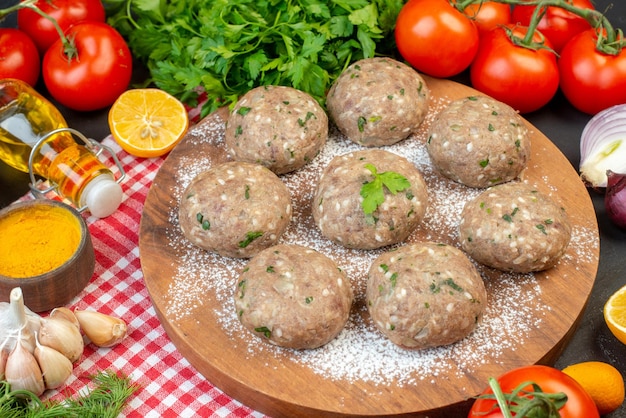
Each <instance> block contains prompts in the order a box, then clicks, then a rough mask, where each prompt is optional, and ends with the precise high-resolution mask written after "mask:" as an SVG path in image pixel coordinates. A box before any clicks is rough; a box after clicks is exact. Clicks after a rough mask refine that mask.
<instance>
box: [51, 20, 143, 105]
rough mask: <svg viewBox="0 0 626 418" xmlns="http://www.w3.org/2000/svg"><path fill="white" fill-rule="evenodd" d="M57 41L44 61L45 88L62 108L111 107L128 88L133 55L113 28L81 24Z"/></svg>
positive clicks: (94, 24) (88, 23) (99, 23)
mask: <svg viewBox="0 0 626 418" xmlns="http://www.w3.org/2000/svg"><path fill="white" fill-rule="evenodd" d="M66 37H67V39H59V40H57V41H56V42H55V43H54V44H52V46H51V47H50V48H49V49H48V52H46V55H45V56H44V59H43V71H42V73H43V79H44V82H45V85H46V88H47V89H48V91H49V92H50V94H51V95H52V97H54V99H55V100H57V101H58V102H59V103H61V104H62V105H64V106H66V107H69V108H70V109H73V110H79V111H90V110H97V109H101V108H104V107H106V106H109V105H111V104H113V102H114V101H115V100H116V99H117V97H118V96H119V95H120V94H122V93H123V92H124V91H125V90H126V89H127V87H128V84H129V83H130V79H131V76H132V56H131V53H130V50H129V49H128V46H127V45H126V41H124V38H122V35H120V34H119V33H118V32H117V31H116V30H115V29H113V27H111V26H109V25H107V24H106V23H101V22H82V23H79V24H77V25H74V26H72V27H70V28H69V29H68V31H67V32H66Z"/></svg>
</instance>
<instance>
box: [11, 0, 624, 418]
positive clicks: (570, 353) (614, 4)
mask: <svg viewBox="0 0 626 418" xmlns="http://www.w3.org/2000/svg"><path fill="white" fill-rule="evenodd" d="M12 3H14V1H7V0H1V1H0V8H5V7H7V5H9V4H12ZM594 4H595V7H596V9H597V10H600V11H606V15H607V17H608V18H609V20H610V21H611V23H612V24H613V25H614V26H615V27H618V28H622V29H623V30H626V1H624V0H613V1H610V0H596V1H594ZM14 25H15V15H14V14H13V15H12V16H10V17H9V18H7V19H5V21H4V22H2V23H0V26H14ZM135 73H136V74H135V81H140V80H141V79H143V78H144V77H145V70H144V69H143V68H141V66H136V71H135ZM455 79H456V80H457V81H460V82H462V83H465V84H468V77H467V74H462V75H461V76H459V77H456V78H455ZM36 87H37V90H38V91H40V92H41V93H44V94H46V92H45V87H44V86H43V85H42V83H41V81H40V82H39V85H37V86H36ZM53 103H54V101H53ZM54 104H55V105H57V107H58V108H59V110H60V111H61V113H62V114H63V115H64V116H65V118H66V120H67V122H68V125H69V126H70V127H72V128H75V129H77V130H79V131H81V132H82V133H83V134H85V135H86V136H88V137H91V138H94V139H96V140H101V139H103V138H104V137H106V136H107V135H108V134H109V128H108V124H107V113H108V109H103V110H100V111H96V112H87V113H85V112H82V113H79V112H74V111H71V110H68V109H66V108H64V107H63V106H60V105H58V104H57V103H54ZM524 117H525V118H526V119H527V120H529V121H530V122H531V123H532V124H533V125H535V126H536V127H537V128H538V129H539V130H540V131H542V132H543V133H544V134H545V135H546V136H547V137H548V138H550V139H551V140H552V141H553V142H554V143H555V144H556V146H557V147H558V148H559V149H560V150H561V151H562V152H563V154H564V155H565V156H566V157H567V159H568V160H569V161H570V162H571V163H572V166H573V167H574V168H576V169H578V164H579V161H580V135H581V133H582V130H583V128H584V127H585V125H586V123H587V122H588V121H589V119H590V116H589V115H586V114H583V113H581V112H579V111H577V110H576V109H574V108H573V107H572V106H571V105H569V103H567V101H566V100H565V99H564V98H563V96H562V95H561V94H560V93H558V94H557V96H556V97H555V98H554V99H553V100H552V101H551V103H550V104H549V105H548V106H546V107H545V108H543V109H541V110H540V111H537V112H534V113H530V114H526V115H524ZM28 183H29V176H28V175H27V174H26V173H21V172H18V171H17V170H14V169H13V168H11V167H8V166H7V165H6V164H4V163H3V162H1V161H0V208H2V207H5V206H7V205H9V204H10V203H11V202H13V201H14V200H15V199H17V198H19V197H20V196H22V195H24V194H25V193H27V192H28V190H29V189H28ZM589 195H590V196H591V199H592V200H593V204H594V207H595V210H596V214H597V219H598V227H599V230H600V265H599V268H598V274H597V278H596V282H595V285H594V288H593V291H592V293H591V296H590V298H589V302H588V305H587V307H586V309H585V311H584V316H583V318H582V320H581V322H580V325H579V327H578V330H577V331H576V333H575V334H574V336H573V338H572V340H571V342H570V343H569V345H568V346H567V347H566V348H565V350H564V352H563V353H562V355H561V356H560V357H559V359H558V360H557V362H556V364H555V366H556V367H558V368H564V367H566V366H568V365H570V364H573V363H578V362H582V361H589V360H599V361H604V362H608V363H610V364H612V365H614V366H616V367H617V368H618V369H619V370H620V371H621V372H622V374H623V375H624V376H626V345H623V344H622V343H621V342H619V341H618V340H617V339H616V338H615V337H614V336H613V335H612V334H611V332H610V331H609V330H608V328H607V326H606V324H605V322H604V317H603V313H602V309H603V306H604V303H605V302H606V301H607V299H608V298H609V297H610V296H611V294H613V292H615V291H616V290H618V289H619V288H620V287H622V286H624V285H626V231H624V230H620V229H619V228H617V227H616V226H615V225H614V224H612V223H611V222H610V221H609V219H608V218H607V216H606V214H605V209H604V196H603V194H601V193H599V192H597V191H593V190H589ZM608 417H611V418H617V417H620V418H621V417H626V405H622V407H621V408H620V409H618V410H617V411H615V412H614V413H612V414H610V415H608Z"/></svg>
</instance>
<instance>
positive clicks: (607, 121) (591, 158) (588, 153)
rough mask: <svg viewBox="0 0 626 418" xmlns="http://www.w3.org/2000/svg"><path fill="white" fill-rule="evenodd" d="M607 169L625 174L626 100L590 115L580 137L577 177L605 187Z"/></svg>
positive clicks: (588, 184)
mask: <svg viewBox="0 0 626 418" xmlns="http://www.w3.org/2000/svg"><path fill="white" fill-rule="evenodd" d="M607 170H611V171H613V172H614V173H626V103H625V104H621V105H616V106H612V107H609V108H608V109H604V110H603V111H601V112H599V113H597V114H596V115H595V116H593V117H592V118H591V119H590V120H589V122H587V125H586V126H585V128H584V129H583V132H582V134H581V137H580V165H579V172H580V177H581V178H582V180H583V181H584V182H585V184H586V185H587V186H591V187H593V188H604V187H606V186H607V176H606V172H607Z"/></svg>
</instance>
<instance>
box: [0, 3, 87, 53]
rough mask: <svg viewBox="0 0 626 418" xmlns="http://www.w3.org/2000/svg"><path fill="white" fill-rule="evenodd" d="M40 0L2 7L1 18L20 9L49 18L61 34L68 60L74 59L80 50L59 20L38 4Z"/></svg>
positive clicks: (0, 10)
mask: <svg viewBox="0 0 626 418" xmlns="http://www.w3.org/2000/svg"><path fill="white" fill-rule="evenodd" d="M37 1H38V0H22V1H20V2H19V3H17V4H14V5H13V6H11V7H7V8H6V9H0V20H2V19H4V18H5V17H6V16H8V15H9V14H11V13H13V12H17V11H18V10H20V9H30V10H32V11H33V12H35V13H37V14H38V15H39V16H41V17H43V18H44V19H47V20H49V21H50V23H52V25H53V26H54V29H55V30H56V32H57V33H58V34H59V38H61V42H63V51H64V52H65V55H66V56H67V58H68V60H72V59H73V58H75V57H77V56H78V52H77V51H76V46H75V45H74V42H72V40H71V39H68V38H67V36H65V34H64V33H63V29H61V26H59V22H57V20H56V19H55V18H53V17H52V16H50V15H49V14H48V13H46V12H44V11H43V10H41V9H40V8H39V6H37V4H36V3H37Z"/></svg>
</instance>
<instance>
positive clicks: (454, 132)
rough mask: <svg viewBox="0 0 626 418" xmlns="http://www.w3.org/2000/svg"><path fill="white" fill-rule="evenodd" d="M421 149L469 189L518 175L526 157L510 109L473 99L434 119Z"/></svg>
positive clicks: (526, 143) (521, 131) (524, 132)
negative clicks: (425, 150)
mask: <svg viewBox="0 0 626 418" xmlns="http://www.w3.org/2000/svg"><path fill="white" fill-rule="evenodd" d="M426 149H427V150H428V154H429V155H430V158H431V160H432V162H433V165H434V166H435V167H436V168H437V169H438V170H439V171H440V172H441V173H442V174H443V175H444V176H446V177H448V178H450V179H452V180H454V181H457V182H459V183H461V184H464V185H466V186H469V187H489V186H494V185H496V184H499V183H504V182H507V181H511V180H513V179H515V178H516V177H518V176H519V175H520V173H521V172H522V170H524V168H525V167H526V163H527V161H528V158H529V157H530V138H529V133H528V129H527V128H526V125H525V124H524V121H523V119H522V118H521V117H520V116H519V115H518V114H517V112H515V110H513V108H512V107H510V106H508V105H506V104H504V103H502V102H499V101H497V100H494V99H492V98H490V97H486V96H472V97H466V98H463V99H459V100H455V101H454V102H452V103H450V104H449V105H448V106H447V107H446V108H445V109H443V110H442V111H441V112H439V113H438V114H437V115H436V116H435V119H434V121H433V123H432V125H431V126H430V132H429V137H428V141H427V143H426Z"/></svg>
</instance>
